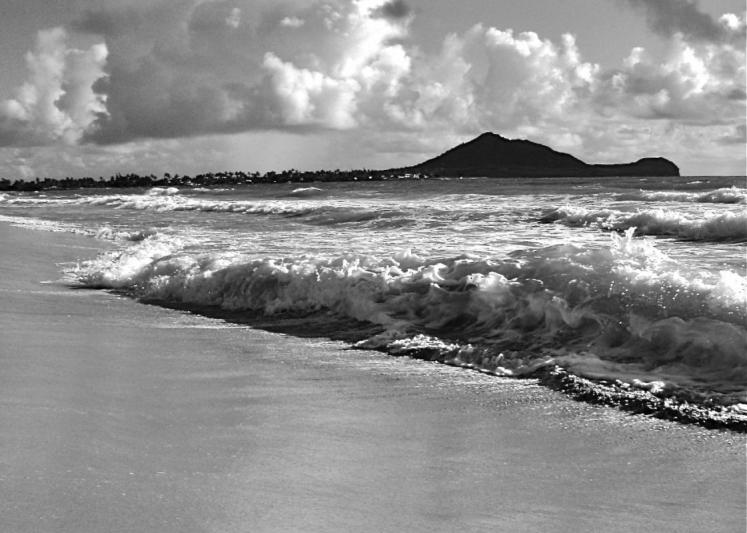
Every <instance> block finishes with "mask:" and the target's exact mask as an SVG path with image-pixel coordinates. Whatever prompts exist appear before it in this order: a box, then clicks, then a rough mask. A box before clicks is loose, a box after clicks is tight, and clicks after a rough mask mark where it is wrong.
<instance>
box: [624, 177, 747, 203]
mask: <svg viewBox="0 0 747 533" xmlns="http://www.w3.org/2000/svg"><path fill="white" fill-rule="evenodd" d="M691 183H700V182H691ZM615 199H616V200H623V201H644V202H700V203H713V204H744V203H747V189H742V188H738V187H724V188H721V189H716V190H713V191H709V192H701V191H698V192H685V191H636V192H626V193H621V194H618V195H616V196H615Z"/></svg>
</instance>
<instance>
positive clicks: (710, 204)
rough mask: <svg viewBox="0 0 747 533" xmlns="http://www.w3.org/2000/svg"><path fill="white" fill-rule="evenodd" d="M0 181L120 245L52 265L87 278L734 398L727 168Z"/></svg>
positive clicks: (14, 203) (441, 351)
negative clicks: (223, 183) (48, 187)
mask: <svg viewBox="0 0 747 533" xmlns="http://www.w3.org/2000/svg"><path fill="white" fill-rule="evenodd" d="M1 198H2V199H0V216H1V217H3V218H4V219H5V220H9V221H15V222H18V223H23V224H26V225H31V226H36V227H39V228H40V229H62V230H68V231H79V232H82V233H86V234H90V235H92V236H96V237H98V238H101V239H108V240H113V241H114V242H115V243H116V244H117V246H118V250H117V251H115V252H112V253H107V254H103V255H101V256H99V257H97V258H94V259H92V260H91V261H89V262H86V263H82V264H80V265H78V266H77V267H76V268H74V269H71V270H70V271H69V276H70V279H71V281H72V282H74V283H78V284H82V285H84V286H91V287H99V288H110V289H116V290H119V291H122V292H124V293H126V294H129V295H132V296H134V297H138V298H142V299H145V300H149V301H158V302H161V303H163V304H164V305H174V306H179V307H182V308H184V307H186V308H193V309H196V310H201V311H204V310H206V309H213V310H222V311H224V312H230V313H231V317H233V319H237V320H240V319H241V317H242V315H245V316H247V317H249V316H251V317H254V318H256V317H258V316H259V317H264V320H265V321H267V320H271V319H273V318H277V319H278V320H280V319H282V318H284V317H287V316H289V315H292V316H293V317H294V319H295V320H296V322H297V323H298V322H301V323H302V322H303V320H304V317H307V320H308V322H309V324H316V323H317V322H319V320H320V317H321V319H322V320H323V319H324V318H325V316H328V315H334V317H335V320H337V319H339V318H341V317H342V318H346V319H350V320H351V321H352V324H353V325H354V324H360V332H359V335H358V336H357V337H356V335H355V334H354V332H353V333H351V334H349V335H348V337H350V341H351V342H353V341H358V343H359V346H364V347H369V348H377V349H382V350H386V351H389V352H390V353H394V354H406V355H415V356H419V357H426V358H429V359H435V360H439V361H443V362H447V363H451V364H457V365H463V366H469V367H474V368H479V369H481V370H484V371H487V372H490V373H494V374H498V375H505V376H533V375H536V374H537V372H542V371H545V370H547V369H550V368H555V367H560V368H561V369H563V370H564V371H565V372H568V373H570V374H571V375H572V376H577V377H580V378H586V379H590V380H591V382H592V383H597V384H600V385H604V386H612V387H616V388H617V390H619V391H620V392H621V393H622V394H625V393H626V391H630V392H631V394H632V393H638V392H642V393H645V394H650V395H653V396H654V397H655V398H659V399H663V400H666V401H674V402H687V403H695V404H696V405H702V406H704V407H713V406H717V407H718V406H727V407H729V410H730V412H731V413H732V414H733V415H734V416H736V417H740V416H742V414H744V411H745V410H747V405H744V404H747V329H746V328H745V323H747V277H746V276H745V272H746V269H747V264H746V262H747V259H746V258H745V252H746V251H747V212H746V211H745V209H746V205H747V204H746V201H747V200H746V198H747V183H746V182H745V179H744V178H714V177H703V178H679V179H673V178H661V179H658V178H647V179H641V178H624V179H620V178H604V179H596V178H595V179H565V178H564V179H556V178H553V179H492V180H491V179H465V180H457V179H453V180H449V179H443V180H417V181H416V180H412V181H410V180H408V181H405V180H397V181H387V182H370V183H361V182H358V183H324V184H313V188H312V187H310V186H308V185H306V186H299V184H276V185H249V186H245V187H238V188H235V189H215V190H210V189H194V190H177V189H151V190H92V191H69V192H63V191H59V192H57V191H47V192H45V193H40V194H5V195H3V196H2V197H1ZM372 325H374V326H376V327H375V328H374V329H372V327H371V326H372ZM351 327H354V326H351ZM348 333H350V332H348Z"/></svg>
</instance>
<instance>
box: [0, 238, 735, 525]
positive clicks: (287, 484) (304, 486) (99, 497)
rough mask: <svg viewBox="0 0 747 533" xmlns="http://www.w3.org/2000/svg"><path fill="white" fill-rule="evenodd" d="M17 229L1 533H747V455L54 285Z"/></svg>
mask: <svg viewBox="0 0 747 533" xmlns="http://www.w3.org/2000/svg"><path fill="white" fill-rule="evenodd" d="M103 246H104V245H103V244H102V243H101V242H99V241H96V240H94V239H91V238H87V237H82V236H78V235H72V234H63V233H49V232H43V231H32V230H29V229H21V228H14V227H10V226H8V225H7V224H0V251H1V252H0V273H2V274H1V276H0V302H2V305H1V306H0V330H1V332H2V333H0V335H1V336H0V531H7V532H32V531H33V532H78V533H83V532H104V531H106V532H118V531H122V532H125V531H127V532H140V531H142V532H150V531H153V532H171V531H173V532H177V531H178V532H198V531H199V532H201V531H206V532H244V531H246V532H264V531H268V532H275V531H304V532H314V531H319V532H322V531H324V532H327V531H364V532H365V531H372V532H373V531H377V532H378V531H569V532H570V531H574V532H575V531H621V532H622V531H626V532H627V531H643V530H646V531H734V532H743V531H745V437H744V436H743V435H738V434H734V433H730V432H724V431H712V430H706V429H703V428H699V427H693V426H684V425H680V424H677V423H672V422H667V421H661V420H656V419H651V418H647V417H642V416H635V415H630V414H626V413H622V412H620V411H617V410H615V409H611V408H606V407H599V406H591V405H587V404H584V403H580V402H575V401H572V400H569V399H568V398H566V397H564V396H563V395H562V394H560V393H557V392H554V391H549V390H546V389H544V388H542V387H539V386H538V385H536V384H535V383H533V382H532V381H516V380H505V379H498V378H495V377H491V376H487V375H483V374H479V373H476V372H471V371H467V370H463V369H457V368H450V367H446V366H443V365H437V364H433V363H428V362H423V361H415V360H410V359H407V358H393V357H390V356H388V355H385V354H380V353H376V352H367V351H358V350H349V349H346V346H345V345H344V344H341V343H337V342H332V341H328V340H324V339H302V338H295V337H291V336H287V335H282V334H277V333H269V332H265V331H258V330H254V329H251V328H248V327H244V326H238V325H235V324H227V323H224V322H221V321H219V320H215V319H211V318H206V317H200V316H195V315H190V314H188V313H184V312H180V311H175V310H170V309H164V308H160V307H156V306H150V305H144V304H141V303H138V302H136V301H133V300H130V299H127V298H122V297H119V296H116V295H112V294H109V293H106V292H102V291H92V290H80V289H73V288H70V287H68V286H66V284H65V283H63V282H60V281H56V280H59V278H60V271H61V268H62V266H63V265H61V264H60V263H64V262H68V261H72V260H75V259H76V258H87V257H92V256H93V255H95V253H96V251H97V250H98V249H101V248H102V247H103Z"/></svg>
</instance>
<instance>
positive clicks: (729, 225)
mask: <svg viewBox="0 0 747 533" xmlns="http://www.w3.org/2000/svg"><path fill="white" fill-rule="evenodd" d="M540 222H544V223H559V224H563V225H566V226H571V227H582V226H597V227H599V228H601V229H604V230H614V231H626V230H628V229H630V228H635V232H636V234H637V235H658V236H668V237H676V238H678V239H683V240H691V241H714V242H716V241H734V242H741V241H745V240H747V212H744V211H740V212H731V211H729V212H723V213H718V212H706V213H704V214H703V216H702V217H701V218H694V217H693V216H692V215H687V214H684V213H678V212H676V211H673V210H664V209H647V210H639V211H636V212H634V213H625V212H621V211H616V210H612V209H600V210H594V209H588V208H585V207H573V206H565V207H560V208H558V209H554V210H552V211H549V212H547V213H545V214H543V215H542V217H541V218H540Z"/></svg>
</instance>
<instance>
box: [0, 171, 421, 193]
mask: <svg viewBox="0 0 747 533" xmlns="http://www.w3.org/2000/svg"><path fill="white" fill-rule="evenodd" d="M429 177H431V176H430V175H429V174H426V173H423V172H407V171H402V170H366V169H361V170H339V169H337V170H313V171H299V170H295V169H291V170H284V171H281V172H275V171H269V172H265V173H264V174H260V173H259V172H244V171H223V172H207V173H203V174H196V175H194V176H189V175H186V174H185V175H181V176H180V175H179V174H173V175H172V174H170V173H168V172H166V173H164V174H163V176H160V177H159V176H156V175H154V174H149V175H146V176H141V175H139V174H135V173H130V174H119V173H118V174H116V175H114V176H109V177H108V178H104V177H102V176H100V177H98V178H92V177H66V178H46V177H45V178H36V179H35V180H21V179H17V180H15V181H11V180H9V179H7V178H0V191H42V190H50V189H63V190H68V189H92V188H136V187H187V188H189V187H210V186H215V185H220V186H227V185H244V184H257V183H304V182H311V183H313V182H329V181H368V180H371V181H373V180H377V181H380V180H389V179H426V178H429Z"/></svg>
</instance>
